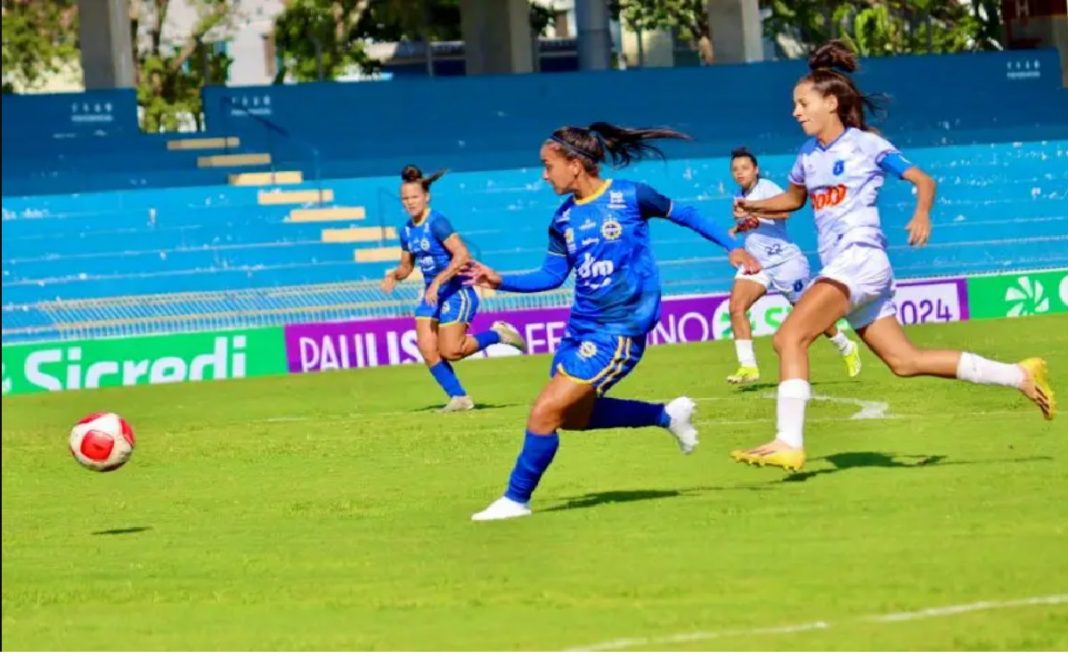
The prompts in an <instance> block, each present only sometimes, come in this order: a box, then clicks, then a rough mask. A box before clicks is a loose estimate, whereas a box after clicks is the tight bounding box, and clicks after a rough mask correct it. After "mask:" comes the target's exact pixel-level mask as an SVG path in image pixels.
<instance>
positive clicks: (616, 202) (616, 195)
mask: <svg viewBox="0 0 1068 666" xmlns="http://www.w3.org/2000/svg"><path fill="white" fill-rule="evenodd" d="M608 207H609V208H626V207H627V204H626V202H625V201H623V193H622V192H616V191H615V190H612V191H610V192H609V193H608Z"/></svg>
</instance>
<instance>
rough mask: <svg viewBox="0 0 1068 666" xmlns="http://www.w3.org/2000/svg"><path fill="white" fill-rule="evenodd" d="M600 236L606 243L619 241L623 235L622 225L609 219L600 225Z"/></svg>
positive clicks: (613, 219)
mask: <svg viewBox="0 0 1068 666" xmlns="http://www.w3.org/2000/svg"><path fill="white" fill-rule="evenodd" d="M601 235H602V236H604V239H605V240H607V241H615V240H619V237H620V236H622V235H623V225H622V224H620V223H619V221H618V220H616V219H615V218H611V217H610V218H608V219H607V220H605V221H604V223H603V224H601Z"/></svg>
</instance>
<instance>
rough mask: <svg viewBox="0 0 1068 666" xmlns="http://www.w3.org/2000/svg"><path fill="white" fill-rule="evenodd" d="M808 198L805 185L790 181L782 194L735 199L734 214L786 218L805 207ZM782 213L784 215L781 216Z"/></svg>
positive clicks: (770, 218)
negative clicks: (760, 197)
mask: <svg viewBox="0 0 1068 666" xmlns="http://www.w3.org/2000/svg"><path fill="white" fill-rule="evenodd" d="M807 200H808V190H807V189H805V186H804V185H798V184H796V183H790V187H789V188H788V189H787V190H786V191H785V192H783V193H782V194H776V195H775V196H773V197H771V198H769V199H757V200H756V201H752V200H749V199H735V200H734V216H735V217H744V216H746V215H759V216H760V217H764V218H767V219H769V220H778V219H786V216H787V215H789V214H790V213H792V212H794V211H795V210H800V209H801V208H803V207H804V205H805V202H806V201H807ZM780 215H781V216H782V217H780Z"/></svg>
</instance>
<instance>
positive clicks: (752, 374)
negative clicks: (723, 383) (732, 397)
mask: <svg viewBox="0 0 1068 666" xmlns="http://www.w3.org/2000/svg"><path fill="white" fill-rule="evenodd" d="M759 379H760V370H758V369H756V368H752V367H749V366H746V365H743V366H742V367H740V368H738V370H737V371H736V372H735V373H734V374H733V375H729V376H728V377H727V383H728V384H752V383H753V382H755V381H757V380H759Z"/></svg>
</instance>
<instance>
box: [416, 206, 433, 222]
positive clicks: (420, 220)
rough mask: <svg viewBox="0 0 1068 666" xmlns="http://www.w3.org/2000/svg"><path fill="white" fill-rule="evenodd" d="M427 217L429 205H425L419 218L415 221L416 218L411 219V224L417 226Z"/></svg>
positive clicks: (428, 215)
mask: <svg viewBox="0 0 1068 666" xmlns="http://www.w3.org/2000/svg"><path fill="white" fill-rule="evenodd" d="M428 217H430V206H427V207H426V208H425V209H424V210H423V214H422V215H421V216H420V217H419V220H418V221H416V220H412V226H413V227H418V226H419V225H420V224H422V223H423V222H426V218H428Z"/></svg>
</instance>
